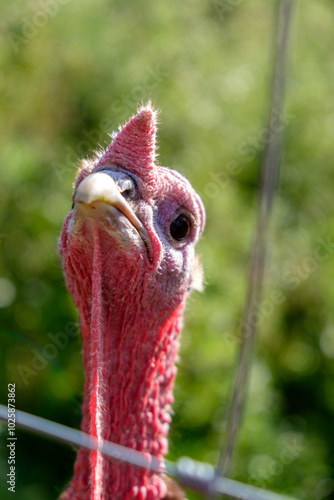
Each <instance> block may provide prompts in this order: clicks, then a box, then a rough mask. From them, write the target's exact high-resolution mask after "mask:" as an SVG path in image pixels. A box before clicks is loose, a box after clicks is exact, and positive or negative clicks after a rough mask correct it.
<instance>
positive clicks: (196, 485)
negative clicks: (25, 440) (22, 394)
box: [0, 405, 295, 500]
mask: <svg viewBox="0 0 334 500" xmlns="http://www.w3.org/2000/svg"><path fill="white" fill-rule="evenodd" d="M7 419H8V408H7V407H6V406H4V405H0V420H3V421H5V422H6V421H7ZM15 422H16V424H17V426H18V427H21V428H22V429H25V430H28V431H32V432H34V433H37V434H41V435H43V436H47V437H49V438H52V439H55V440H57V441H62V442H63V443H66V444H70V445H74V446H78V447H83V448H86V449H88V450H93V451H97V450H99V451H101V453H103V455H105V456H106V457H109V458H111V459H112V460H117V461H121V462H126V463H129V464H132V465H135V466H137V467H141V468H144V469H149V470H151V471H154V472H157V473H162V472H164V473H166V474H168V475H169V476H173V477H175V478H176V479H177V480H178V482H179V483H180V484H181V485H182V486H183V487H185V488H190V489H192V490H194V491H197V492H200V493H203V494H212V493H214V494H215V495H225V496H226V498H230V499H234V500H295V499H293V498H287V497H285V496H282V495H277V494H275V493H271V492H268V491H265V490H261V489H259V488H255V487H254V486H249V485H247V484H243V483H240V482H238V481H233V480H232V479H227V478H223V477H221V476H217V475H216V473H215V470H214V468H213V467H212V466H211V465H209V464H204V463H201V462H196V461H194V460H192V459H190V458H187V457H183V458H180V459H179V460H178V462H177V463H176V464H175V463H173V462H169V461H167V460H165V461H164V462H163V461H161V460H158V459H157V458H156V457H154V456H152V455H150V454H148V453H142V452H140V451H137V450H132V449H130V448H126V447H125V446H121V445H119V444H116V443H111V442H110V441H104V440H101V441H99V442H98V441H97V439H96V438H94V437H93V436H90V435H89V434H85V433H84V432H81V431H78V430H75V429H71V428H70V427H67V426H65V425H61V424H57V423H55V422H51V421H50V420H46V419H45V418H41V417H37V416H35V415H31V414H30V413H26V412H23V411H20V410H15Z"/></svg>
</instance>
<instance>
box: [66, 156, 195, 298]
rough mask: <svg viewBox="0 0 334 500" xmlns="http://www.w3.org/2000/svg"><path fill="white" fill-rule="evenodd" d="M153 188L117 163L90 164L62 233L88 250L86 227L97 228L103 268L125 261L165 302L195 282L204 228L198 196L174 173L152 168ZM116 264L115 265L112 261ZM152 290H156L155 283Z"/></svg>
mask: <svg viewBox="0 0 334 500" xmlns="http://www.w3.org/2000/svg"><path fill="white" fill-rule="evenodd" d="M156 169H157V182H156V191H155V192H152V186H150V189H149V190H147V185H146V182H145V180H142V179H141V178H140V177H139V176H138V175H136V174H134V173H132V172H128V171H126V170H125V169H124V168H121V167H119V166H117V165H103V166H100V167H97V168H94V167H93V168H92V169H91V171H90V172H91V173H89V174H88V175H87V176H85V177H84V178H83V179H82V180H81V178H80V175H79V178H78V181H79V182H78V183H77V186H76V188H75V191H74V195H73V202H74V206H73V210H72V215H71V220H70V222H69V225H68V231H69V232H71V233H72V236H73V237H74V238H75V239H76V240H78V241H79V240H81V243H82V251H84V252H85V253H86V252H88V253H89V252H90V248H89V247H90V246H91V244H92V240H93V236H92V228H93V226H96V225H97V226H98V227H99V228H100V231H101V241H102V242H103V250H104V254H105V256H104V258H105V259H106V260H107V267H108V268H109V267H113V262H115V263H116V262H117V263H118V262H119V259H120V257H122V258H123V259H124V262H126V261H127V260H131V261H132V263H133V262H135V263H136V266H137V268H138V267H141V268H142V270H143V271H144V272H145V274H146V276H147V275H151V279H154V280H155V281H156V282H157V283H156V284H158V285H159V286H158V289H159V292H160V294H161V297H164V301H166V305H167V304H169V305H172V304H173V303H174V300H176V301H178V300H177V297H176V296H175V295H177V296H179V295H183V294H184V293H185V291H186V290H187V289H188V288H190V287H192V286H193V287H196V286H198V281H199V280H198V274H199V266H198V265H197V262H196V261H195V245H196V243H197V241H198V239H199V237H200V234H201V232H202V229H203V226H204V219H205V213H204V208H203V205H202V202H201V200H200V198H199V196H198V195H197V194H196V193H195V191H194V190H193V188H192V187H191V185H190V183H189V182H188V181H187V180H186V179H185V178H184V177H183V176H182V175H181V174H179V173H178V172H175V171H173V170H170V169H168V168H165V167H160V166H159V167H156ZM117 265H119V264H117ZM155 290H157V288H156V287H155Z"/></svg>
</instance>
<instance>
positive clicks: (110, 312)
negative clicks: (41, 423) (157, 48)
mask: <svg viewBox="0 0 334 500" xmlns="http://www.w3.org/2000/svg"><path fill="white" fill-rule="evenodd" d="M155 135H156V113H155V111H154V110H153V109H152V108H151V107H150V106H147V107H145V108H142V109H141V110H140V111H139V113H138V114H137V115H136V116H135V117H133V118H132V119H131V120H130V121H129V122H128V124H127V125H126V126H125V127H124V128H123V129H121V130H120V131H119V132H118V134H117V135H114V138H113V141H112V143H111V145H110V146H109V148H108V149H107V151H105V152H104V153H102V154H100V155H99V156H98V157H97V158H96V159H95V161H90V162H85V163H84V165H83V167H82V169H81V171H80V172H79V175H78V178H77V181H76V188H77V189H78V187H79V186H80V184H81V182H82V181H83V180H84V179H85V178H86V177H87V176H89V175H91V174H93V173H96V172H101V171H103V172H105V173H107V174H108V175H110V176H111V177H112V178H113V179H114V181H115V182H116V184H117V186H118V189H119V191H120V192H121V194H122V195H123V196H124V198H125V199H126V201H127V203H128V205H129V206H130V207H131V209H132V210H133V212H134V213H135V215H136V216H137V218H138V219H139V220H140V222H141V223H142V225H143V228H144V231H143V232H142V233H141V234H140V233H139V232H138V231H137V230H136V229H135V228H134V227H133V226H132V225H131V224H130V223H129V222H128V221H127V220H126V217H124V215H122V214H121V213H120V212H118V213H117V210H114V212H112V214H110V212H108V211H105V210H104V207H103V210H101V213H100V212H99V210H100V206H102V205H103V206H104V202H101V203H100V204H99V205H98V210H97V212H95V214H96V213H97V214H98V215H97V216H96V215H94V217H90V216H87V214H86V213H83V212H82V211H81V210H80V208H79V207H78V206H77V205H78V203H76V204H75V206H74V208H73V209H72V210H71V212H70V213H69V214H68V216H67V217H66V219H65V222H64V226H63V229H62V233H61V239H60V246H59V250H60V255H61V259H62V264H63V269H64V274H65V279H66V285H67V288H68V290H69V291H70V293H71V294H72V296H73V299H74V301H75V304H76V306H77V308H78V310H79V313H80V322H81V332H82V339H83V358H84V367H85V374H86V379H85V388H84V403H83V420H82V430H83V431H84V432H90V433H91V434H93V435H94V436H96V437H97V438H98V439H99V438H103V439H107V440H109V441H113V442H116V443H119V444H122V445H125V446H128V447H130V448H134V449H137V450H141V451H144V452H148V453H150V454H152V455H154V456H156V457H158V458H161V459H162V458H163V456H164V455H165V454H166V453H167V451H168V443H167V435H168V430H169V424H170V421H171V417H170V410H171V404H172V403H173V394H172V390H173V383H174V378H175V375H176V366H175V363H176V361H177V356H178V348H179V334H180V331H181V328H182V316H183V311H184V306H185V302H186V299H187V295H188V292H189V289H190V288H191V287H192V283H193V282H194V281H195V278H194V274H195V272H196V269H195V268H196V260H195V250H194V249H195V245H196V243H197V241H198V239H199V237H200V234H201V232H202V230H203V227H204V221H205V213H204V208H203V205H202V202H201V200H200V198H199V196H198V195H197V194H196V193H195V191H194V190H193V188H192V187H191V185H190V184H189V182H188V181H187V180H186V179H184V178H183V177H182V176H181V175H180V174H179V173H177V172H175V171H172V170H169V169H167V168H165V167H161V166H157V165H156V154H155V149H156V146H155ZM129 179H130V180H131V183H132V184H131V183H130V184H131V186H132V188H131V189H130V190H129V189H126V187H127V186H128V185H129V184H126V182H128V180H129ZM107 208H108V207H107ZM179 214H185V215H186V217H187V219H188V220H189V221H190V229H189V233H188V234H187V236H186V237H185V238H184V239H182V240H180V241H177V240H175V239H173V237H172V236H171V234H170V226H171V223H172V222H173V220H175V218H176V217H177V216H178V215H179ZM167 490H168V491H167ZM61 498H62V499H66V500H88V499H89V500H92V499H94V500H100V499H104V500H107V499H111V498H112V499H116V500H130V499H131V500H132V499H138V500H141V499H142V500H144V499H147V500H155V499H162V498H166V499H170V500H173V499H177V498H180V499H181V498H184V497H183V496H182V493H181V492H180V491H179V490H178V487H177V486H176V485H173V483H172V482H171V481H170V480H169V479H167V480H164V479H163V478H162V477H161V476H159V475H157V474H153V473H151V472H149V471H147V470H141V469H138V468H135V467H132V466H129V465H125V464H115V463H113V462H111V461H109V460H108V459H106V458H104V457H102V456H100V455H99V454H98V453H95V452H94V453H89V452H88V451H86V450H84V449H81V450H79V452H78V455H77V459H76V462H75V468H74V477H73V479H72V482H71V483H70V485H69V487H68V488H67V490H66V491H65V492H64V493H63V495H62V496H61Z"/></svg>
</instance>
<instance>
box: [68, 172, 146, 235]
mask: <svg viewBox="0 0 334 500" xmlns="http://www.w3.org/2000/svg"><path fill="white" fill-rule="evenodd" d="M73 201H74V203H76V204H77V205H78V207H79V209H80V210H81V212H82V213H84V214H85V215H87V216H90V217H94V215H93V212H94V209H96V208H97V205H98V202H104V203H106V204H107V205H110V206H111V207H114V208H116V209H117V210H119V211H120V212H121V213H122V214H123V215H124V216H125V217H126V218H127V219H128V221H129V222H130V223H131V224H132V225H133V226H134V227H135V228H136V229H137V231H138V232H139V234H141V235H142V234H143V233H144V232H145V230H144V226H143V225H142V223H141V222H140V220H139V219H138V217H136V215H135V213H134V212H133V210H132V208H131V207H130V206H129V204H128V203H127V202H126V200H125V199H124V198H123V196H122V195H121V193H120V191H119V189H118V187H117V184H116V182H115V181H114V179H113V178H112V177H111V176H110V175H108V174H105V173H103V172H96V173H95V174H90V175H88V176H87V177H86V178H85V179H84V180H83V181H82V182H80V184H79V186H78V187H77V189H76V190H75V193H74V195H73Z"/></svg>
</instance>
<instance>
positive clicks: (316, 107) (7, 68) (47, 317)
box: [0, 0, 334, 500]
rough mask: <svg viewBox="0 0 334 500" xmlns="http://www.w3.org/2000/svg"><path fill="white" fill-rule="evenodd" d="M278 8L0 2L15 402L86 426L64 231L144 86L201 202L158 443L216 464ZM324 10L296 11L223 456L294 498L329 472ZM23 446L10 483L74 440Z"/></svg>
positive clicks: (220, 0) (330, 182) (329, 67)
mask: <svg viewBox="0 0 334 500" xmlns="http://www.w3.org/2000/svg"><path fill="white" fill-rule="evenodd" d="M274 16H275V11H274V9H273V5H272V3H271V2H266V1H265V0H253V1H252V2H250V1H248V2H247V1H242V0H239V1H232V0H210V1H209V2H202V1H199V0H194V1H190V0H186V1H184V2H179V3H177V2H171V1H168V2H152V1H149V0H140V1H138V2H136V1H134V0H126V1H124V2H116V1H115V0H114V1H107V0H96V1H95V2H92V1H90V2H89V1H88V0H82V1H81V2H74V1H73V0H72V1H68V0H47V1H45V2H44V1H43V2H42V1H36V0H33V1H32V2H23V0H21V1H18V2H9V1H7V2H3V3H2V4H1V7H0V18H1V26H2V30H1V36H2V43H1V49H0V60H1V66H2V74H1V76H0V88H1V93H0V105H1V111H2V113H1V120H2V127H1V130H2V133H1V139H0V140H1V158H2V160H1V165H2V172H1V179H2V180H1V183H0V204H1V217H2V224H1V231H0V233H1V234H0V238H1V239H0V242H1V257H0V259H1V261H0V262H1V278H0V303H1V306H2V308H1V337H0V339H1V340H0V341H1V350H0V357H1V363H0V366H1V381H2V383H1V387H0V391H1V402H2V403H4V404H6V402H7V384H8V383H11V382H15V383H16V405H17V408H20V409H23V410H26V411H29V412H32V413H34V414H38V415H41V416H44V417H46V418H49V419H53V420H55V421H58V422H62V423H65V424H67V425H70V426H76V427H78V426H79V422H80V402H81V392H82V384H83V374H82V361H81V354H80V350H81V343H80V336H79V334H78V331H77V328H76V327H75V323H76V322H77V313H76V310H75V308H74V306H73V303H72V300H71V298H70V296H69V294H68V292H67V291H66V289H65V286H64V281H63V277H62V272H61V268H60V262H59V258H58V256H57V238H58V236H59V232H60V229H61V225H62V221H63V219H64V217H65V215H66V213H67V212H68V210H69V209H70V205H71V189H72V187H71V186H72V182H73V180H74V176H75V165H76V163H77V161H78V159H80V158H81V157H82V156H86V155H89V153H90V152H91V151H92V150H93V149H96V148H99V144H101V145H103V146H105V145H106V144H107V143H108V141H109V137H108V133H109V132H111V131H112V130H115V129H117V127H118V125H119V124H121V123H124V122H125V121H126V120H127V119H128V118H129V117H130V116H131V115H132V114H133V113H134V112H135V110H136V107H137V103H138V102H139V103H140V102H141V101H144V102H145V101H147V100H148V99H149V98H151V99H153V102H155V103H156V104H157V106H158V107H159V108H160V109H161V115H160V121H161V123H160V132H159V144H160V161H161V163H162V164H164V165H168V166H170V167H172V168H175V169H177V170H179V171H181V172H182V173H183V174H184V175H185V176H187V177H188V178H189V179H190V180H191V182H192V183H193V185H194V186H195V187H196V189H198V191H199V192H200V194H201V195H202V197H203V200H204V202H205V204H206V207H207V219H208V222H207V229H206V232H205V236H204V238H203V241H202V242H201V244H200V249H199V251H200V253H201V256H202V262H203V265H204V269H205V274H206V283H207V284H206V288H205V291H204V293H202V294H194V295H193V296H192V297H191V300H190V302H189V305H188V308H187V317H186V324H185V330H184V333H183V339H182V353H181V360H180V364H179V375H178V379H177V385H176V402H175V406H174V409H175V415H174V419H173V426H172V431H171V444H170V455H169V458H170V459H176V458H177V457H180V456H182V455H188V456H191V457H193V458H195V459H198V460H205V461H209V462H211V463H215V461H216V458H217V450H218V447H219V444H220V443H221V442H224V439H225V438H226V436H224V434H223V435H221V433H222V429H223V428H224V422H225V418H226V408H227V404H228V401H229V390H230V387H231V383H232V380H233V376H234V371H233V369H234V364H235V357H236V353H237V349H238V340H237V337H236V336H235V325H236V324H237V321H238V318H239V315H240V311H241V308H242V304H243V301H244V296H245V289H246V283H247V262H248V255H249V249H250V246H251V243H252V240H253V237H254V226H255V217H256V195H257V192H256V185H257V176H258V168H259V163H260V160H261V156H262V151H263V148H264V145H265V139H263V137H265V134H263V127H264V126H266V124H265V121H264V119H265V117H266V114H267V106H268V100H269V83H268V82H269V81H270V75H271V68H272V44H271V41H272V40H271V39H272V32H273V27H274ZM333 17H334V13H333V4H332V2H329V1H328V0H327V1H326V0H320V1H318V2H310V1H306V2H303V5H302V8H301V7H300V10H299V12H298V15H297V16H296V19H295V21H296V23H295V25H296V29H295V30H294V36H293V42H294V43H293V50H292V54H291V71H290V78H289V85H288V92H287V102H286V106H287V107H286V113H285V117H284V118H282V124H283V125H284V130H285V138H286V150H285V157H284V164H283V170H282V179H281V184H280V189H279V194H278V197H277V200H276V204H275V214H274V220H273V221H272V230H271V234H270V245H271V246H270V262H269V267H268V272H267V279H266V287H265V294H264V300H266V302H262V304H260V305H259V307H260V308H262V313H261V315H260V317H261V320H262V321H261V335H260V339H259V342H258V345H257V349H256V355H255V359H254V365H253V370H252V376H251V380H250V395H249V401H248V406H247V412H246V415H245V419H244V424H243V428H242V432H241V436H240V440H239V445H238V450H237V453H236V457H235V462H234V471H233V475H234V477H235V478H237V479H239V480H242V481H245V482H248V483H252V484H255V485H259V486H262V487H264V488H267V489H272V490H276V491H278V492H282V493H286V494H289V495H293V496H295V497H298V498H303V499H305V500H314V499H316V500H320V499H326V498H327V499H328V498H332V496H331V495H333V493H332V492H333V490H334V479H333V466H334V437H333V432H332V426H333V425H332V422H333V418H334V381H333V380H334V379H333V372H334V364H333V358H334V337H333V324H334V313H333V311H334V307H333V306H334V287H333V284H332V276H333V271H334V255H333V254H334V246H333V240H332V234H333V228H334V217H333V209H332V205H333V204H332V192H333V188H334V173H333V169H332V156H333V131H334V115H333V112H332V104H331V103H332V82H333V79H334V62H333V58H332V55H331V52H330V47H332V46H333V42H334V31H333ZM324 242H325V243H324ZM277 292H280V297H281V299H280V301H279V303H278V302H277V301H276V302H275V300H274V299H273V297H274V296H275V295H272V294H273V293H277ZM276 296H277V295H276ZM276 296H275V297H276ZM58 334H59V335H58ZM60 334H61V335H60ZM55 339H56V340H55ZM59 339H62V342H63V344H61V340H59ZM57 342H58V344H57ZM29 370H30V371H29ZM1 432H2V436H1V440H2V446H1V448H0V474H1V485H0V492H1V498H3V499H6V498H11V497H10V493H8V492H7V485H6V479H7V478H6V474H7V473H8V464H7V455H8V453H7V449H6V446H5V444H4V443H6V440H5V439H6V427H5V426H2V427H1ZM16 451H17V488H16V490H17V491H16V496H15V498H16V500H31V499H32V498H33V499H34V500H48V499H52V498H56V497H57V494H58V493H59V492H60V491H61V489H62V488H63V486H64V484H65V483H66V481H68V480H69V478H70V476H71V474H72V464H73V459H74V451H73V450H71V449H70V448H67V447H64V446H62V445H60V444H58V443H53V442H49V441H48V440H45V439H42V438H40V437H35V436H31V435H29V434H27V433H23V432H19V431H18V441H17V450H16ZM189 498H190V499H191V498H193V499H194V498H198V497H197V496H196V495H195V494H193V493H189Z"/></svg>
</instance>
